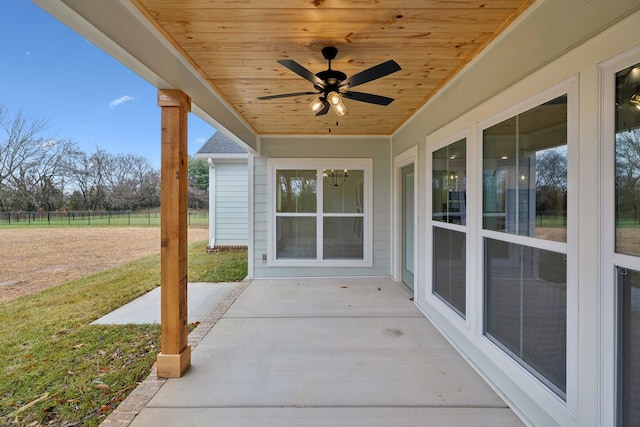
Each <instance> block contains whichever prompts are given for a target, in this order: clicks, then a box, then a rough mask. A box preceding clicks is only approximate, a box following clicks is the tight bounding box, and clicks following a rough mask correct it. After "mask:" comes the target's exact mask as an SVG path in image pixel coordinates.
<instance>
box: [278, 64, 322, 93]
mask: <svg viewBox="0 0 640 427" xmlns="http://www.w3.org/2000/svg"><path fill="white" fill-rule="evenodd" d="M278 63H279V64H280V65H282V66H283V67H286V68H288V69H289V70H291V71H293V72H294V73H296V74H297V75H299V76H300V77H302V78H303V79H306V80H309V81H310V82H311V83H313V85H314V86H317V87H320V88H324V82H323V81H322V80H320V78H319V77H318V76H316V75H315V74H313V73H312V72H311V71H309V70H307V69H306V68H304V67H303V66H302V65H300V64H298V63H297V62H296V61H294V60H292V59H281V60H279V61H278Z"/></svg>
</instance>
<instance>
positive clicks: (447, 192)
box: [432, 139, 467, 225]
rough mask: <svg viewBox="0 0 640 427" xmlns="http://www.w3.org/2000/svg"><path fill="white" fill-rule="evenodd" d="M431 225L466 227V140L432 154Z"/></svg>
mask: <svg viewBox="0 0 640 427" xmlns="http://www.w3.org/2000/svg"><path fill="white" fill-rule="evenodd" d="M432 159H433V162H432V165H433V166H432V167H433V176H432V188H433V192H432V194H433V196H432V197H433V200H432V201H433V203H432V206H433V208H432V211H433V215H432V218H433V220H434V221H442V222H450V223H454V224H461V225H465V224H466V221H467V218H466V216H467V208H466V188H467V140H466V139H461V140H460V141H457V142H454V143H453V144H449V145H447V146H446V147H444V148H441V149H439V150H436V151H434V152H433V157H432Z"/></svg>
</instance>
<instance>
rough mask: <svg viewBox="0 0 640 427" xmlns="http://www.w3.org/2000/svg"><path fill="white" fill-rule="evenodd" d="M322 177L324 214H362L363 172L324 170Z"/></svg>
mask: <svg viewBox="0 0 640 427" xmlns="http://www.w3.org/2000/svg"><path fill="white" fill-rule="evenodd" d="M345 174H346V177H345ZM323 176H324V190H323V193H324V194H323V196H324V198H323V204H324V207H323V209H324V212H325V213H363V212H364V171H363V170H352V169H348V170H345V169H341V170H337V169H325V170H324V171H323Z"/></svg>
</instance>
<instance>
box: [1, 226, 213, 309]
mask: <svg viewBox="0 0 640 427" xmlns="http://www.w3.org/2000/svg"><path fill="white" fill-rule="evenodd" d="M208 238H209V231H208V230H207V229H206V228H190V229H189V235H188V240H189V243H193V242H197V241H201V240H207V239H208ZM159 253H160V228H158V227H148V228H147V227H109V228H106V227H105V228H103V227H100V228H98V227H95V228H93V227H86V228H85V227H82V228H79V227H70V228H26V229H24V228H21V229H10V230H0V302H2V301H7V300H10V299H13V298H17V297H19V296H22V295H26V294H30V293H34V292H37V291H39V290H41V289H44V288H47V287H49V286H55V285H60V284H62V283H65V282H68V281H70V280H73V279H77V278H80V277H83V276H87V275H89V274H92V273H97V272H100V271H104V270H108V269H110V268H114V267H118V266H121V265H124V264H126V263H128V262H129V261H133V260H135V259H138V258H143V257H145V256H148V255H153V254H159Z"/></svg>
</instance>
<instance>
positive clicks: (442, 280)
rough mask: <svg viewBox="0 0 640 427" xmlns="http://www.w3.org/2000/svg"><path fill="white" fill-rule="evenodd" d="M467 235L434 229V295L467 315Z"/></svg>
mask: <svg viewBox="0 0 640 427" xmlns="http://www.w3.org/2000/svg"><path fill="white" fill-rule="evenodd" d="M466 247H467V245H466V234H465V233H460V232H458V231H452V230H447V229H444V228H439V227H433V293H434V294H435V295H437V296H439V297H440V298H442V299H443V300H444V301H445V302H447V303H448V304H449V305H451V306H452V307H453V308H455V309H456V311H458V313H459V314H460V315H462V317H465V313H466V285H465V283H466V282H465V278H466V274H467V266H466V264H467V256H466Z"/></svg>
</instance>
